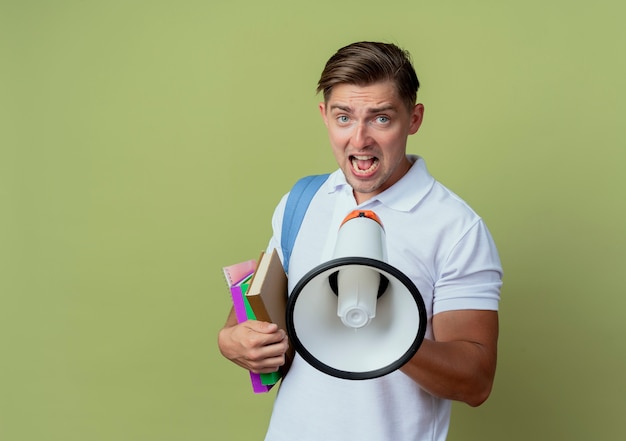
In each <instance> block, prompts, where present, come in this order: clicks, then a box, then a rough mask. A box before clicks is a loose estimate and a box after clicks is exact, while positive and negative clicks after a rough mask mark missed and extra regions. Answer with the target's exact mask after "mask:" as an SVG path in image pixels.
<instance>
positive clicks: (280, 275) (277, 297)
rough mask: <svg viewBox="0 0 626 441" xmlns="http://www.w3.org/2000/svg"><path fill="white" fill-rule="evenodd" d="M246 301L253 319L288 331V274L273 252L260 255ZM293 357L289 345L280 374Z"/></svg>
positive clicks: (276, 254)
mask: <svg viewBox="0 0 626 441" xmlns="http://www.w3.org/2000/svg"><path fill="white" fill-rule="evenodd" d="M245 298H246V299H247V301H248V303H249V304H250V307H251V308H252V310H253V313H254V317H255V319H256V320H260V321H264V322H270V323H276V324H277V325H278V327H279V328H280V329H284V330H286V329H287V320H286V310H287V275H286V274H285V270H284V268H283V264H282V262H281V261H280V257H279V256H278V252H277V251H276V249H273V250H272V252H271V253H261V256H260V257H259V260H258V264H257V268H256V270H255V271H254V274H253V276H252V280H251V282H250V287H249V289H248V291H247V293H246V295H245ZM293 357H294V349H293V348H292V347H291V346H290V347H289V350H287V353H286V354H285V364H284V365H283V366H281V368H280V370H279V372H280V373H281V375H286V374H287V371H288V370H289V367H290V366H291V362H292V360H293Z"/></svg>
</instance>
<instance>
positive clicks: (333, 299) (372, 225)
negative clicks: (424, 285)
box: [286, 210, 427, 380]
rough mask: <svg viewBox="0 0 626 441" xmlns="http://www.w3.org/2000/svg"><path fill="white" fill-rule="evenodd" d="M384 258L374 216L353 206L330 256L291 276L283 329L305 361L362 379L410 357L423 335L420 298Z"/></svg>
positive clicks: (392, 368) (388, 370)
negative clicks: (297, 276) (296, 277)
mask: <svg viewBox="0 0 626 441" xmlns="http://www.w3.org/2000/svg"><path fill="white" fill-rule="evenodd" d="M386 257H387V251H386V243H385V232H384V228H383V225H382V222H381V221H380V219H379V217H378V216H377V215H376V213H374V212H373V211H369V210H355V211H353V212H352V213H350V214H349V215H348V216H347V217H346V218H345V219H344V221H343V222H342V224H341V226H340V227H339V231H338V233H337V242H336V244H335V250H334V254H333V258H332V260H330V261H328V262H325V263H322V264H321V265H319V266H317V267H315V268H313V269H312V270H311V271H309V272H308V273H307V274H305V276H304V277H303V278H302V279H300V280H299V281H298V283H297V284H296V286H295V287H294V289H293V292H292V293H291V295H290V296H289V299H288V301H287V317H286V319H287V320H286V321H287V334H288V336H289V339H290V343H291V344H293V345H294V348H295V350H296V351H297V352H298V353H299V354H300V355H301V356H302V358H303V359H304V360H306V361H307V362H308V363H309V364H310V365H311V366H313V367H314V368H316V369H318V370H319V371H321V372H324V373H326V374H329V375H332V376H334V377H338V378H344V379H349V380H366V379H371V378H376V377H381V376H383V375H387V374H389V373H391V372H393V371H395V370H396V369H399V368H400V367H401V366H402V365H404V364H405V363H406V362H407V361H409V360H410V359H411V357H413V355H415V353H416V352H417V350H418V349H419V347H420V345H421V344H422V341H423V339H424V335H425V333H426V324H427V317H426V308H425V305H424V300H423V299H422V296H421V294H420V292H419V290H418V289H417V287H416V286H415V284H414V283H413V282H412V281H411V279H409V278H408V277H407V276H406V275H405V274H404V273H402V272H401V271H399V270H398V269H397V268H395V267H393V266H391V265H389V264H388V263H387V262H386Z"/></svg>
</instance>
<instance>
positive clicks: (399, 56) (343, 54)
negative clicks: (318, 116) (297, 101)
mask: <svg viewBox="0 0 626 441" xmlns="http://www.w3.org/2000/svg"><path fill="white" fill-rule="evenodd" d="M387 80H391V81H392V82H393V83H394V84H395V87H396V91H397V92H398V95H399V97H400V99H402V101H404V103H405V104H406V105H407V108H408V109H409V110H411V109H412V108H413V106H415V100H416V98H417V89H419V85H420V83H419V80H418V79H417V74H416V73H415V69H414V68H413V64H412V63H411V55H410V54H409V52H408V51H406V50H404V49H401V48H399V47H398V46H396V45H395V44H389V43H378V42H371V41H361V42H358V43H352V44H350V45H348V46H345V47H343V48H341V49H339V50H338V51H337V52H336V53H335V55H333V56H332V57H330V59H329V60H328V62H327V63H326V66H325V67H324V70H323V72H322V75H321V77H320V80H319V82H318V83H317V92H323V93H324V101H325V102H328V100H329V99H330V95H331V93H332V90H333V87H334V86H336V85H338V84H355V85H358V86H366V85H370V84H373V83H377V82H380V81H387Z"/></svg>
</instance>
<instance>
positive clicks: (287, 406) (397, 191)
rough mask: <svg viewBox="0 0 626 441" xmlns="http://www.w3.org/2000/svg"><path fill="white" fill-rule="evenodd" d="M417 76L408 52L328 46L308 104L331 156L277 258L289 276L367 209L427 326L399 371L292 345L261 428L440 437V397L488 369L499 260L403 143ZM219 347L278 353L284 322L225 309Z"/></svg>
mask: <svg viewBox="0 0 626 441" xmlns="http://www.w3.org/2000/svg"><path fill="white" fill-rule="evenodd" d="M418 87H419V82H418V79H417V76H416V74H415V71H414V69H413V66H412V64H411V61H410V58H409V55H408V53H407V52H405V51H403V50H402V49H400V48H398V47H397V46H395V45H391V44H384V43H373V42H360V43H355V44H352V45H349V46H346V47H344V48H342V49H340V50H339V51H338V52H337V53H336V54H335V55H333V57H331V58H330V60H329V61H328V63H327V64H326V67H325V69H324V71H323V72H322V76H321V78H320V81H319V85H318V91H322V92H323V95H324V102H323V103H321V104H320V106H319V108H320V113H321V115H322V119H323V121H324V124H325V125H326V128H327V130H328V135H329V139H330V144H331V147H332V150H333V154H334V155H335V159H336V160H337V163H338V165H339V170H337V171H335V172H334V173H332V174H331V175H330V177H329V178H328V180H327V181H326V182H325V183H324V184H323V185H322V187H321V188H320V190H319V191H318V192H317V193H316V195H315V196H314V198H313V200H312V201H311V205H310V206H309V209H308V211H307V214H306V216H305V219H304V221H303V223H302V226H301V229H300V232H299V234H298V238H297V240H296V242H295V245H294V248H293V251H292V254H291V259H290V266H289V289H290V291H291V290H292V289H293V287H294V285H295V284H296V283H297V281H298V280H300V278H301V277H302V276H304V275H305V274H306V273H307V272H308V271H310V270H311V269H312V268H314V267H316V266H317V265H319V264H320V263H322V262H325V261H328V260H330V259H331V258H332V251H333V246H334V243H335V240H336V237H337V231H338V229H339V225H340V223H341V221H342V220H343V219H344V218H345V216H346V215H347V214H348V213H350V212H351V211H352V210H354V209H356V208H359V209H361V208H362V209H368V210H372V211H374V212H375V213H376V214H377V215H378V216H379V217H380V219H381V220H382V222H383V225H384V227H385V232H386V242H387V252H388V263H389V264H390V265H392V266H394V267H396V268H397V269H399V270H400V271H402V272H403V273H404V274H406V275H407V276H408V277H409V278H410V279H411V280H412V281H413V282H414V283H415V285H416V286H417V288H418V289H419V291H420V293H421V294H422V297H423V299H424V302H425V304H426V309H427V315H428V328H427V332H426V338H425V340H424V341H423V343H422V345H421V346H420V348H419V350H418V351H417V353H416V354H415V356H413V358H412V359H411V360H410V361H409V362H408V363H406V364H405V365H404V366H403V367H401V368H400V369H399V370H397V371H395V372H392V373H391V374H388V375H385V376H383V377H380V378H375V379H371V380H358V381H355V380H344V379H339V378H335V377H331V376H329V375H326V374H324V373H321V372H319V371H317V370H316V369H314V368H313V367H311V366H310V365H308V364H307V362H306V361H304V360H303V359H302V358H300V357H299V356H296V358H295V360H294V362H293V364H292V366H291V369H290V371H289V374H288V375H287V376H286V377H285V378H284V379H283V381H282V384H281V386H280V390H279V392H278V395H277V398H276V402H275V404H274V411H273V414H272V418H271V421H270V424H269V429H268V432H267V435H266V441H287V440H288V441H292V440H299V441H307V440H325V441H333V440H337V441H339V440H341V441H345V440H352V439H354V440H360V441H363V440H373V441H374V440H375V441H384V440H388V441H397V440H424V441H425V440H429V441H433V440H444V439H445V438H446V435H447V431H448V424H449V419H450V407H451V401H450V400H458V401H462V402H465V403H468V404H469V405H471V406H478V405H480V404H481V403H482V402H483V401H485V400H486V399H487V397H488V396H489V393H490V391H491V386H492V383H493V378H494V375H495V368H496V353H497V339H498V314H497V309H498V302H499V293H500V287H501V278H502V269H501V265H500V261H499V258H498V253H497V251H496V248H495V245H494V243H493V240H492V238H491V235H490V234H489V231H488V230H487V228H486V226H485V225H484V223H483V221H482V220H481V218H480V217H479V216H478V215H477V214H476V213H475V212H474V211H473V210H472V209H471V208H470V207H469V206H468V205H467V204H465V203H464V202H463V201H462V200H461V199H460V198H459V197H458V196H456V195H455V194H454V193H452V192H451V191H449V190H448V189H446V188H445V187H444V186H442V185H441V184H440V183H438V182H437V181H436V180H435V179H434V178H433V177H432V176H431V175H430V174H429V173H428V171H427V169H426V166H425V164H424V160H423V159H422V158H420V157H418V156H414V155H407V153H406V143H407V138H408V136H409V135H413V134H415V133H416V132H417V131H418V129H419V127H420V125H421V123H422V119H423V115H424V106H423V105H422V104H416V95H417V89H418ZM285 203H286V197H284V198H283V199H282V200H281V202H280V203H279V205H278V207H277V208H276V211H275V213H274V216H273V219H272V225H273V231H274V234H273V237H272V238H271V240H270V244H269V247H268V249H270V250H271V249H273V248H276V249H278V250H280V238H281V222H282V218H283V213H284V209H285ZM218 342H219V347H220V350H221V352H222V354H223V355H224V356H225V357H227V358H228V359H230V360H232V361H233V362H235V363H236V364H238V365H240V366H242V367H244V368H246V369H249V370H252V371H255V372H271V371H275V370H276V369H278V367H279V366H281V365H282V363H284V354H285V351H286V350H287V348H288V341H287V338H286V333H285V331H284V330H282V329H278V328H277V326H276V325H274V324H270V323H261V322H254V321H248V322H245V323H241V324H237V323H236V319H235V317H234V315H233V314H232V313H231V315H230V316H229V318H228V321H227V323H226V325H225V326H224V328H223V329H222V330H221V331H220V334H219V338H218Z"/></svg>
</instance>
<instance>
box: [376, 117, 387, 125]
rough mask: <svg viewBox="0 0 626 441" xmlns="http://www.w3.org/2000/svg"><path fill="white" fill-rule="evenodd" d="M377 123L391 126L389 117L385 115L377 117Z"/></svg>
mask: <svg viewBox="0 0 626 441" xmlns="http://www.w3.org/2000/svg"><path fill="white" fill-rule="evenodd" d="M376 122H377V123H378V124H389V117H387V116H383V115H380V116H377V117H376Z"/></svg>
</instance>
